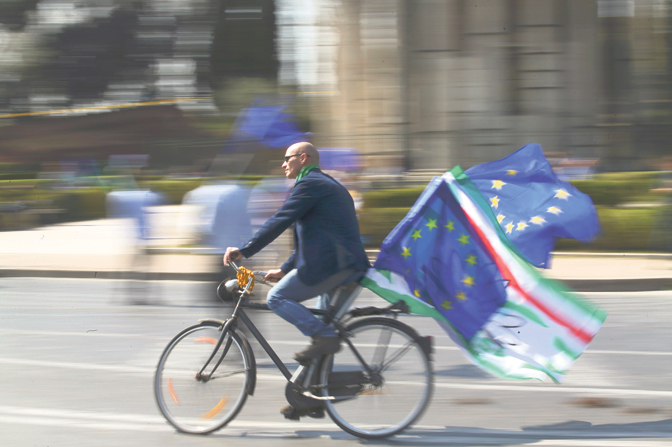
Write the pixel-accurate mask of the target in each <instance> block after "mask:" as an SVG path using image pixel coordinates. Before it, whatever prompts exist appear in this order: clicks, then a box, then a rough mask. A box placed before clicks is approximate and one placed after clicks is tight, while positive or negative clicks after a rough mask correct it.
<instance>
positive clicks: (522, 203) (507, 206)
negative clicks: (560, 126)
mask: <svg viewBox="0 0 672 447" xmlns="http://www.w3.org/2000/svg"><path fill="white" fill-rule="evenodd" d="M465 173H466V174H467V175H468V176H469V178H470V179H471V181H472V182H473V183H474V184H475V185H476V187H477V188H478V190H479V191H480V192H481V194H483V196H485V198H486V199H487V200H488V202H489V203H490V207H491V209H492V211H493V213H494V214H495V216H496V217H497V222H499V224H500V226H501V227H502V230H504V233H505V234H506V236H507V237H508V238H509V240H510V241H511V242H513V244H514V245H516V247H517V248H518V250H520V252H521V253H522V254H523V255H524V256H525V257H526V258H527V260H528V261H529V262H530V263H531V264H533V265H535V266H537V267H543V268H550V263H549V260H550V253H551V251H552V250H553V246H554V245H555V240H556V239H557V238H571V239H578V240H580V241H582V242H588V241H589V240H591V239H592V238H594V237H595V236H596V235H597V234H598V233H599V231H600V224H599V221H598V218H597V212H596V210H595V207H594V206H593V201H592V200H591V199H590V197H589V196H588V195H586V194H584V193H582V192H581V191H579V190H578V189H576V188H575V187H574V186H572V185H571V184H570V183H567V182H563V181H560V180H559V179H558V177H557V176H556V175H555V173H554V172H553V169H552V168H551V165H550V164H549V163H548V160H546V157H544V153H543V152H542V150H541V146H539V145H538V144H527V145H525V146H523V147H522V148H520V149H518V150H517V151H516V152H514V153H513V154H511V155H509V156H507V157H504V158H502V159H500V160H495V161H491V162H488V163H483V164H480V165H478V166H474V167H472V168H470V169H467V170H466V171H465Z"/></svg>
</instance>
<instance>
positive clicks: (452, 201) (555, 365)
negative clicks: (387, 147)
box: [361, 167, 606, 383]
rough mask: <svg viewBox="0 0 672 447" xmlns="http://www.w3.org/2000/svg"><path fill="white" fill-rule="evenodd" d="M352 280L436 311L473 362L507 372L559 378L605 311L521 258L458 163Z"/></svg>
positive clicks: (422, 311)
mask: <svg viewBox="0 0 672 447" xmlns="http://www.w3.org/2000/svg"><path fill="white" fill-rule="evenodd" d="M592 212H594V210H592ZM361 284H362V285H363V286H365V287H367V288H369V289H370V290H372V291H373V292H375V293H376V294H378V295H379V296H381V297H382V298H384V299H386V300H388V301H390V302H397V301H399V300H402V301H404V302H406V303H407V304H408V305H409V306H410V309H411V311H412V312H414V313H417V314H421V315H427V316H431V317H433V318H435V319H436V321H437V322H438V323H439V324H440V325H441V326H442V327H443V328H444V329H445V330H446V332H447V333H448V335H449V336H450V337H451V338H452V339H453V340H454V341H455V343H456V344H457V345H458V346H459V347H460V348H461V349H462V350H463V352H464V353H465V354H466V355H467V356H468V357H469V358H470V359H471V360H472V361H473V362H474V363H475V364H476V365H478V366H480V367H481V368H483V369H484V370H486V371H488V372H490V373H491V374H493V375H495V376H497V377H501V378H507V379H538V380H542V381H548V380H551V381H553V382H556V383H559V382H560V381H562V379H563V377H564V376H565V374H566V373H567V371H568V369H569V367H570V366H571V365H572V364H573V362H574V361H575V360H576V359H577V358H578V357H579V356H580V355H581V354H582V353H583V352H584V350H585V349H586V348H587V346H588V344H589V343H590V341H591V340H592V339H593V337H594V336H595V335H596V334H597V331H598V330H599V328H600V326H601V325H602V323H603V322H604V320H605V318H606V312H604V311H603V310H602V309H600V308H599V307H597V306H595V305H593V304H591V303H590V302H588V301H586V300H584V299H582V298H581V297H579V296H578V295H577V294H576V293H574V292H573V291H571V290H570V289H568V288H566V287H564V286H563V285H562V284H561V283H559V282H557V281H553V280H550V279H547V278H544V277H543V276H542V275H541V274H540V273H539V271H537V269H535V268H534V267H533V266H532V265H530V264H529V262H528V261H527V260H526V258H525V257H524V256H523V255H522V254H521V252H520V250H519V249H518V248H517V247H516V246H515V245H514V244H513V243H512V242H511V241H510V240H509V238H507V236H506V234H505V232H504V230H503V229H502V227H501V226H500V223H499V222H498V218H497V217H496V216H495V214H494V213H493V210H492V207H491V203H489V202H488V200H486V198H485V197H484V196H483V194H482V193H481V192H480V191H479V189H478V188H477V187H476V186H475V185H474V184H473V183H472V182H471V180H470V179H469V177H468V176H467V175H466V174H465V173H464V172H463V171H462V169H461V168H460V167H456V168H453V169H452V170H451V171H449V172H447V173H446V174H444V176H443V177H440V178H439V177H436V178H434V179H433V180H432V181H431V182H430V184H429V185H428V186H427V188H426V189H425V191H424V192H423V194H422V195H421V196H420V198H419V199H418V201H417V202H416V204H415V205H414V206H413V208H411V210H410V211H409V213H408V215H407V216H406V217H405V218H404V219H403V220H402V221H401V222H400V223H399V224H398V225H397V226H396V227H395V229H394V230H393V231H392V232H391V233H390V235H388V237H387V238H386V239H385V241H384V242H383V245H382V247H381V252H380V255H379V256H378V259H377V261H376V263H375V265H374V268H373V269H370V270H369V272H368V273H367V275H366V276H365V277H364V278H363V279H362V280H361Z"/></svg>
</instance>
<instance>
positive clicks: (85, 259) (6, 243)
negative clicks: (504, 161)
mask: <svg viewBox="0 0 672 447" xmlns="http://www.w3.org/2000/svg"><path fill="white" fill-rule="evenodd" d="M134 241H135V239H134V234H133V231H132V227H131V226H130V225H129V223H128V222H127V221H124V220H112V219H102V220H96V221H89V222H76V223H69V224H61V225H54V226H48V227H41V228H35V229H31V230H26V231H7V232H0V276H4V277H8V276H29V277H31V276H32V277H72V278H128V277H136V276H137V275H136V274H137V271H142V272H144V277H145V278H150V279H182V280H211V279H212V278H213V276H215V275H216V273H217V272H218V271H219V268H220V266H219V257H218V256H217V255H212V254H210V255H206V254H194V251H195V250H193V249H189V248H176V247H179V246H180V245H185V244H186V243H188V242H189V240H188V238H187V237H186V236H185V235H184V234H179V232H173V234H172V235H171V237H165V238H161V239H155V240H153V241H151V242H152V243H151V245H150V246H149V252H150V253H153V254H151V255H149V256H146V257H142V256H139V257H138V256H136V254H137V253H138V252H139V251H138V248H137V247H136V246H135V244H134ZM370 255H371V256H372V258H373V257H375V255H376V253H375V251H372V252H370ZM253 259H254V260H255V264H256V265H254V266H253V267H254V268H255V269H264V268H272V267H275V266H277V265H279V264H278V262H282V260H278V259H274V256H273V253H264V252H263V251H262V253H260V255H259V256H255V258H253ZM134 262H135V263H136V264H135V267H134V264H133V263H134ZM138 262H141V263H144V266H141V267H138V264H137V263H138ZM544 274H545V275H546V276H548V277H550V278H554V279H558V280H561V281H562V282H563V283H565V284H567V285H568V286H569V287H572V288H574V289H576V290H577V291H646V290H672V255H642V254H615V253H605V254H588V253H557V254H556V255H555V257H554V259H553V262H552V268H551V269H549V270H544ZM134 275H135V276H134Z"/></svg>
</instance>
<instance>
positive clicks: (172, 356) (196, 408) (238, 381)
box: [154, 321, 254, 434]
mask: <svg viewBox="0 0 672 447" xmlns="http://www.w3.org/2000/svg"><path fill="white" fill-rule="evenodd" d="M227 332H228V333H227V336H226V338H225V340H224V342H223V343H222V345H221V346H220V347H219V348H218V353H217V355H216V356H215V357H214V358H213V360H212V361H211V362H210V364H209V365H208V367H207V369H206V371H204V372H205V373H206V374H210V373H211V372H212V369H213V367H215V365H217V363H218V361H219V359H220V358H221V354H222V352H223V350H224V349H225V347H226V345H227V344H229V345H230V346H229V349H228V351H227V353H226V356H225V357H224V359H223V360H222V361H221V363H220V364H219V365H218V366H217V367H216V370H215V373H214V374H213V375H212V377H211V378H210V379H209V380H199V379H198V378H197V374H198V373H199V371H200V370H201V369H202V368H203V365H204V364H205V362H206V361H207V359H208V358H209V357H210V355H211V354H212V352H213V349H214V348H215V346H216V343H217V340H219V337H220V335H221V324H218V323H216V322H211V321H209V322H201V323H199V324H195V325H193V326H190V327H188V328H186V329H185V330H183V331H182V332H180V333H179V334H177V335H176V336H175V337H174V338H173V339H172V340H171V341H170V343H168V346H166V349H165V350H164V351H163V354H162V355H161V358H160V359H159V364H158V366H157V368H156V375H155V377H154V392H155V397H156V402H157V404H158V405H159V409H160V410H161V413H162V414H163V415H164V416H165V418H166V419H167V420H168V422H170V424H171V425H173V426H174V427H175V428H176V429H177V430H179V431H181V432H184V433H192V434H207V433H212V432H214V431H216V430H219V429H221V428H222V427H224V426H225V425H226V424H228V423H229V422H230V421H231V420H232V419H233V418H235V417H236V415H237V414H238V412H239V411H240V409H241V408H242V407H243V405H244V404H245V401H246V400H247V395H248V392H249V391H250V386H251V383H252V382H253V381H254V378H251V377H250V374H251V373H250V369H251V363H252V362H254V360H253V357H252V358H251V357H250V355H249V353H248V352H249V345H248V343H247V340H246V339H245V337H244V336H243V335H242V334H240V333H238V332H237V331H235V330H234V329H230V330H227Z"/></svg>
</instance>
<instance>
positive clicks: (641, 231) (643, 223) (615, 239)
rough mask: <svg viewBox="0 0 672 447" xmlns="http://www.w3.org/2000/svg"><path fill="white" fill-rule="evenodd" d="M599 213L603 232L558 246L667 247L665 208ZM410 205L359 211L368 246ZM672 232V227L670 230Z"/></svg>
mask: <svg viewBox="0 0 672 447" xmlns="http://www.w3.org/2000/svg"><path fill="white" fill-rule="evenodd" d="M596 208H597V213H598V216H599V219H600V224H601V226H602V234H601V235H600V236H598V237H597V238H596V239H595V240H594V241H592V242H591V243H589V244H583V243H581V242H579V241H576V240H573V239H559V240H558V243H557V244H556V249H558V250H582V251H584V250H588V251H605V250H622V251H657V250H660V251H664V250H665V247H664V246H662V245H658V244H656V242H655V241H656V240H657V239H659V238H660V237H665V236H666V233H663V234H662V235H661V229H668V227H669V225H667V224H665V223H664V221H665V219H666V217H665V213H668V215H669V213H670V211H669V210H666V209H665V208H614V207H604V206H598V207H596ZM408 210H409V207H403V208H377V209H365V210H363V211H361V212H360V213H359V223H360V230H361V232H362V236H363V238H364V241H365V243H366V245H367V246H368V247H371V248H378V247H380V245H381V244H382V242H383V239H385V237H387V235H388V234H389V233H390V231H392V229H393V228H394V227H395V226H396V225H397V224H398V223H399V222H400V221H401V220H402V219H403V218H404V216H406V214H407V213H408ZM668 231H669V232H670V233H671V235H672V229H669V230H668Z"/></svg>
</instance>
